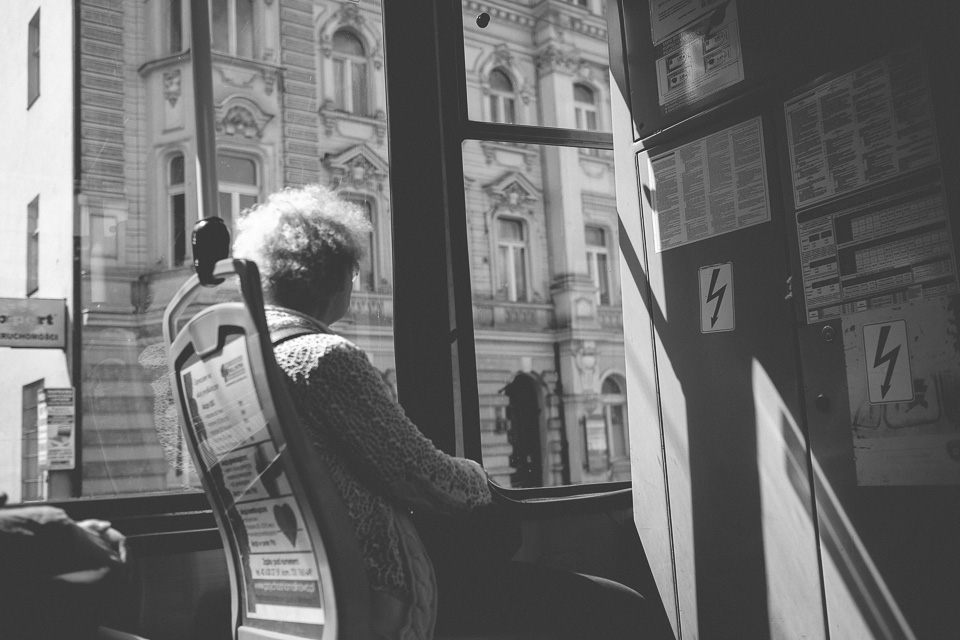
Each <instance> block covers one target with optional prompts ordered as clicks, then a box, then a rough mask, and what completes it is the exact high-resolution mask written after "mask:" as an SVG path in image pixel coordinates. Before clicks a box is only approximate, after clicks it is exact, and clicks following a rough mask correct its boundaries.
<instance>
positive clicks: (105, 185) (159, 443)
mask: <svg viewBox="0 0 960 640" xmlns="http://www.w3.org/2000/svg"><path fill="white" fill-rule="evenodd" d="M114 5H115V6H114ZM208 6H209V7H210V11H211V36H212V48H213V49H214V51H215V54H216V55H214V56H213V78H214V86H213V101H214V120H215V123H214V124H215V130H216V145H217V148H216V150H215V151H216V166H217V174H218V175H217V178H218V196H219V200H218V205H219V214H220V215H221V216H222V217H223V218H224V219H225V220H227V221H228V223H231V222H232V221H234V220H236V219H237V218H238V217H239V216H241V215H243V212H244V211H245V210H246V209H249V208H250V207H252V206H254V205H255V204H256V203H257V202H260V201H262V200H263V199H264V198H265V197H266V196H267V195H268V194H269V193H271V192H273V191H275V190H278V189H281V188H283V187H285V186H287V185H302V184H307V183H310V182H319V183H321V184H324V185H327V186H330V187H333V188H335V189H338V190H339V191H340V192H341V193H343V194H344V195H346V196H347V197H349V198H350V199H352V200H354V201H355V202H357V203H358V204H360V205H361V206H362V207H363V208H364V209H365V210H366V211H367V213H368V215H370V217H371V220H372V222H373V223H374V233H373V234H372V235H371V237H370V241H369V246H368V256H367V258H365V261H364V263H363V265H361V270H362V279H361V280H362V281H361V282H359V283H358V287H357V288H358V290H357V292H356V293H355V294H354V296H353V297H352V302H351V308H350V310H349V312H348V314H347V316H346V317H345V318H344V320H342V321H341V322H340V323H338V326H335V327H334V329H335V330H339V331H340V332H341V333H343V334H344V335H345V336H346V337H347V338H349V339H350V340H352V341H353V342H355V343H357V344H358V345H359V346H360V347H361V348H362V349H363V350H364V351H365V352H366V353H367V354H369V356H370V358H371V360H372V361H373V363H374V365H375V366H376V367H377V368H378V369H379V370H380V371H381V374H382V375H383V377H384V380H385V381H386V382H387V384H388V385H390V387H391V389H395V388H396V385H397V380H396V364H395V360H394V355H393V329H392V325H393V299H392V293H391V291H392V278H393V273H392V256H391V255H390V244H391V233H392V227H391V214H390V186H389V166H388V162H387V143H388V138H387V131H386V115H385V112H386V96H385V91H384V90H383V84H384V75H383V57H382V51H383V42H382V26H381V18H380V9H379V7H378V6H377V5H376V4H370V3H365V4H363V5H362V6H357V5H352V4H351V5H349V6H345V5H343V4H342V3H340V2H337V1H335V0H317V1H316V2H314V3H313V4H312V5H311V4H305V3H290V4H286V3H284V4H283V6H282V7H281V3H279V2H254V1H253V0H209V3H208ZM188 8H189V6H188V4H187V3H184V2H182V0H164V1H163V2H150V3H146V4H144V3H143V2H141V0H118V1H117V2H115V3H112V5H111V7H107V8H103V9H102V10H101V11H99V12H84V13H83V14H82V15H78V17H77V19H78V20H81V22H82V25H81V26H82V27H83V28H82V29H80V31H79V33H80V34H81V35H80V38H81V42H79V43H78V44H77V51H79V52H80V54H79V55H80V56H81V64H80V69H81V71H80V74H81V83H82V86H83V87H85V89H84V93H83V98H82V99H81V102H80V109H81V121H82V122H84V123H85V124H84V126H83V127H82V129H81V131H80V132H79V135H80V137H81V141H80V148H81V149H82V150H83V151H82V153H83V157H82V162H81V163H80V169H81V193H80V196H79V198H78V203H79V208H80V215H81V224H80V226H81V230H82V237H83V244H82V247H81V255H82V275H81V289H82V294H81V295H82V307H83V317H82V318H81V319H80V321H81V323H82V370H83V380H82V398H81V402H80V407H81V409H80V410H81V411H82V419H83V484H82V493H83V494H84V495H87V496H92V495H114V494H131V493H142V492H149V491H176V490H196V489H198V488H199V484H198V480H197V477H196V474H195V473H194V472H193V468H192V465H191V463H190V459H189V455H188V453H187V450H186V448H185V447H184V446H183V439H182V436H181V435H180V431H179V426H178V423H177V418H176V413H175V407H174V405H173V403H172V398H171V395H170V390H169V383H168V380H167V368H166V367H167V364H166V361H165V356H164V351H163V348H162V344H161V343H162V339H161V335H160V322H161V319H162V314H163V310H164V308H165V306H166V304H167V302H168V301H169V300H170V298H171V296H172V295H173V293H174V292H175V291H176V290H177V288H178V287H179V286H180V285H181V284H182V283H183V282H184V280H185V279H186V278H187V277H189V276H190V275H191V273H192V265H191V262H192V256H191V247H190V234H191V231H192V229H193V225H194V223H195V222H196V220H197V218H198V216H199V215H200V211H199V207H198V203H197V200H196V192H197V176H196V173H195V171H194V167H195V166H196V162H197V146H196V144H197V142H196V127H195V124H194V122H193V117H194V107H193V95H192V89H191V82H190V77H191V69H190V64H191V61H190V56H182V57H178V56H171V55H170V54H171V53H176V52H179V51H182V50H183V49H186V48H189V42H186V41H185V39H188V36H189V33H188V31H189V29H187V28H186V27H187V26H188V25H189V22H188V21H184V16H185V15H188V13H189V12H188ZM315 16H326V18H325V19H324V20H322V21H321V22H320V23H319V24H316V23H315ZM107 18H109V20H107ZM24 24H26V21H24ZM304 24H316V28H306V29H305V28H303V26H302V25H304ZM157 25H161V28H159V29H158V28H157ZM335 34H338V35H336V36H335ZM116 42H144V46H143V47H142V48H123V47H119V46H117V45H116V44H115V43H116ZM335 60H339V61H342V62H344V65H345V66H339V65H336V64H335V63H334V62H335ZM65 68H67V69H68V70H69V68H70V67H69V65H68V66H66V67H65ZM338 74H339V75H338ZM337 78H340V80H337ZM118 95H123V96H125V98H124V99H119V98H117V97H116V96H118ZM334 104H338V105H339V110H338V109H337V108H333V107H332V105H334ZM23 206H25V203H24V204H23V205H21V207H23ZM20 274H22V272H20V273H19V274H18V277H19V278H20V279H21V280H20V282H21V283H22V278H23V276H22V275H20ZM22 286H23V285H22V284H21V285H20V287H22ZM227 289H229V288H228V287H218V288H217V291H215V292H210V294H209V295H211V296H214V295H216V296H220V295H227V294H226V293H222V292H225V291H226V290H227ZM41 291H43V289H41ZM212 301H215V299H211V300H208V302H212ZM33 379H36V377H34V378H33ZM58 380H59V378H58ZM27 382H29V380H25V381H24V384H26V383H27ZM60 386H63V385H62V383H61V385H60ZM24 424H26V423H24ZM17 439H18V440H21V439H22V438H20V437H19V435H18V438H17ZM25 442H27V444H28V445H29V438H27V439H26V440H25ZM21 448H22V449H23V450H24V451H30V449H29V447H24V446H21ZM18 460H19V464H20V466H21V467H23V469H26V470H27V471H30V470H29V468H28V466H29V465H27V464H26V463H25V462H24V461H23V460H20V458H19V457H18ZM25 465H26V466H25ZM23 469H21V471H22V470H23ZM31 473H32V472H31ZM21 475H22V474H21ZM25 486H26V485H25ZM24 490H25V491H26V489H24ZM53 497H65V496H53Z"/></svg>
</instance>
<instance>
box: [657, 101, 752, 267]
mask: <svg viewBox="0 0 960 640" xmlns="http://www.w3.org/2000/svg"><path fill="white" fill-rule="evenodd" d="M650 173H651V174H652V180H651V185H650V192H651V193H650V202H651V204H652V206H653V224H654V234H655V240H654V241H655V244H656V250H657V252H658V253H659V252H661V251H666V250H667V249H674V248H676V247H680V246H683V245H685V244H690V243H691V242H696V241H697V240H705V239H707V238H712V237H714V236H718V235H720V234H723V233H729V232H731V231H736V230H738V229H743V228H745V227H749V226H752V225H755V224H760V223H761V222H766V221H767V220H769V219H770V207H769V203H768V200H767V198H768V196H767V176H766V165H765V162H764V158H763V128H762V127H761V124H760V118H754V119H752V120H748V121H746V122H743V123H740V124H738V125H735V126H733V127H730V128H729V129H724V130H722V131H718V132H717V133H714V134H712V135H709V136H707V137H706V138H701V139H699V140H696V141H694V142H691V143H689V144H685V145H683V146H682V147H678V148H676V149H673V150H672V151H670V152H668V153H665V154H662V155H660V156H657V157H654V158H651V159H650ZM647 179H648V180H650V177H649V176H648V178H647ZM642 188H644V189H646V187H642Z"/></svg>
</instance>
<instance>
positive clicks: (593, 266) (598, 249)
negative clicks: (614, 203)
mask: <svg viewBox="0 0 960 640" xmlns="http://www.w3.org/2000/svg"><path fill="white" fill-rule="evenodd" d="M587 229H597V230H598V231H600V233H601V238H602V239H603V244H602V245H595V244H590V243H589V242H587V241H586V240H585V241H584V243H583V245H584V247H585V248H586V251H587V271H588V273H589V274H590V278H591V279H592V280H593V286H594V287H596V289H597V304H598V305H600V306H603V307H609V306H612V305H613V292H612V289H613V266H612V265H611V264H610V253H611V252H610V244H609V241H608V238H609V237H610V230H609V229H608V228H607V227H605V226H602V225H599V224H590V223H587V224H585V225H584V238H586V235H587V234H586V230H587ZM600 256H603V257H604V262H605V263H606V267H607V269H606V274H607V277H606V282H605V283H602V282H601V277H600V271H601V269H600ZM602 284H605V285H606V290H604V287H603V286H601V285H602ZM604 296H606V300H604Z"/></svg>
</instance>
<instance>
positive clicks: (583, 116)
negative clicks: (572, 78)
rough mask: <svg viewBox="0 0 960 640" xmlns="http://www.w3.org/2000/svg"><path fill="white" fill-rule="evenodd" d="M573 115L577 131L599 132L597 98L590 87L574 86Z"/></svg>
mask: <svg viewBox="0 0 960 640" xmlns="http://www.w3.org/2000/svg"><path fill="white" fill-rule="evenodd" d="M573 113H574V118H575V121H576V127H577V129H585V130H587V131H596V130H597V96H596V93H595V92H594V91H593V89H591V88H590V87H588V86H586V85H583V84H575V85H573Z"/></svg>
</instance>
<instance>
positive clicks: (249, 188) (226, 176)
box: [217, 153, 260, 228]
mask: <svg viewBox="0 0 960 640" xmlns="http://www.w3.org/2000/svg"><path fill="white" fill-rule="evenodd" d="M217 181H218V182H219V192H220V216H221V217H222V218H223V219H224V220H225V221H226V222H227V227H228V228H229V226H230V224H231V221H232V220H236V219H237V217H238V216H239V215H240V212H241V211H244V210H246V209H249V208H250V207H252V206H253V205H255V204H257V202H258V201H259V200H260V167H259V165H258V163H257V161H256V160H254V159H253V158H250V157H248V156H242V155H239V154H233V153H218V154H217Z"/></svg>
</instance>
